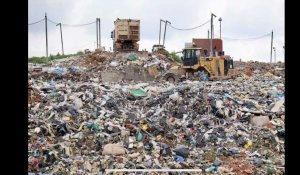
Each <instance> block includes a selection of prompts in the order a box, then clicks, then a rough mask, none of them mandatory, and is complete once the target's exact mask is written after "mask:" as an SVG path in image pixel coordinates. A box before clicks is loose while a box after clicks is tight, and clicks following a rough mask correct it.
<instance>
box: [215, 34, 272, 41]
mask: <svg viewBox="0 0 300 175" xmlns="http://www.w3.org/2000/svg"><path fill="white" fill-rule="evenodd" d="M270 35H271V33H267V34H264V35H262V36H258V37H253V38H229V37H222V39H224V40H257V39H260V38H265V37H268V36H270ZM216 37H218V35H216Z"/></svg>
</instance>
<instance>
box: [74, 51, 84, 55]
mask: <svg viewBox="0 0 300 175" xmlns="http://www.w3.org/2000/svg"><path fill="white" fill-rule="evenodd" d="M83 54H84V53H83V52H82V51H78V52H77V53H76V55H83Z"/></svg>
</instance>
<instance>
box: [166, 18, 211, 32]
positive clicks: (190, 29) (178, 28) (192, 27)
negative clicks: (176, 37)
mask: <svg viewBox="0 0 300 175" xmlns="http://www.w3.org/2000/svg"><path fill="white" fill-rule="evenodd" d="M209 22H210V20H208V21H206V22H205V23H203V24H201V25H199V26H196V27H192V28H186V29H180V28H177V27H174V26H172V25H171V24H168V25H169V26H170V27H172V28H173V29H176V30H194V29H197V28H199V27H202V26H204V25H205V24H207V23H209Z"/></svg>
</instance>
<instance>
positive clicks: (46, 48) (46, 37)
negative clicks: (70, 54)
mask: <svg viewBox="0 0 300 175" xmlns="http://www.w3.org/2000/svg"><path fill="white" fill-rule="evenodd" d="M45 29H46V58H48V32H47V13H45Z"/></svg>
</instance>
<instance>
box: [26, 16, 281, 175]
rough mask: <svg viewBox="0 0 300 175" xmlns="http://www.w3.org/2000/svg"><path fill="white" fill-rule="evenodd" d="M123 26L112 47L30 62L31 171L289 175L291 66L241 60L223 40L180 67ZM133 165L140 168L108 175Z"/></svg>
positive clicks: (190, 47)
mask: <svg viewBox="0 0 300 175" xmlns="http://www.w3.org/2000/svg"><path fill="white" fill-rule="evenodd" d="M118 20H120V19H117V20H116V21H117V22H115V24H116V28H115V30H114V31H113V32H112V38H113V39H114V50H113V51H106V50H104V49H101V48H99V49H96V50H95V51H88V50H87V51H86V52H85V54H83V55H81V56H72V57H68V58H63V59H60V60H54V61H50V62H48V63H45V64H32V63H28V107H29V108H28V109H29V111H28V172H29V173H32V174H34V173H40V174H55V175H64V174H72V175H79V174H86V175H87V174H102V175H104V174H118V175H119V174H149V175H150V174H151V175H155V174H165V175H167V174H174V175H175V174H222V175H223V174H224V175H251V174H285V147H284V144H285V139H284V136H285V124H284V119H285V104H284V101H285V83H284V82H285V73H284V71H285V65H284V63H281V62H277V63H264V62H257V61H247V62H244V61H241V60H233V59H232V58H231V57H230V56H229V55H230V53H228V54H229V55H226V54H224V51H223V50H222V47H220V48H218V47H219V46H218V45H217V48H214V49H213V48H212V47H209V46H211V45H213V46H214V45H216V44H215V43H210V42H219V41H218V39H215V40H213V41H212V40H209V39H207V43H208V47H206V45H201V42H197V40H196V39H195V40H193V41H192V42H191V44H186V45H185V47H184V48H183V51H182V55H183V56H182V57H181V62H178V61H175V60H174V59H172V58H171V57H170V54H167V51H166V50H165V48H164V46H162V45H161V44H158V45H154V46H153V50H152V51H139V50H140V49H139V48H138V44H137V41H139V21H138V23H136V24H132V25H133V26H130V25H129V26H127V27H128V30H132V31H134V32H131V33H133V34H136V35H137V36H130V35H129V36H128V38H129V39H130V38H131V39H132V38H133V39H132V40H129V39H128V38H127V39H126V35H125V34H120V33H118V27H117V23H118ZM120 21H121V22H122V20H120ZM125 21H126V20H125ZM121 22H120V23H121ZM123 22H124V20H123ZM133 22H135V21H134V20H133ZM128 24H129V23H128ZM120 25H125V22H124V23H123V24H120ZM134 25H136V26H134ZM123 29H124V28H123ZM199 43H200V44H199ZM202 43H203V42H202ZM209 44H211V45H209ZM183 45H184V44H183ZM219 49H220V50H219ZM124 169H127V170H133V169H139V170H140V172H139V171H136V172H125V171H124V172H123V171H120V172H116V171H115V172H114V171H111V172H108V171H106V170H124ZM151 169H155V170H176V169H178V170H180V169H184V170H191V171H190V172H189V171H184V172H180V171H178V172H168V171H166V172H159V171H153V172H150V171H149V172H142V170H151ZM192 170H197V171H192Z"/></svg>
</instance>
